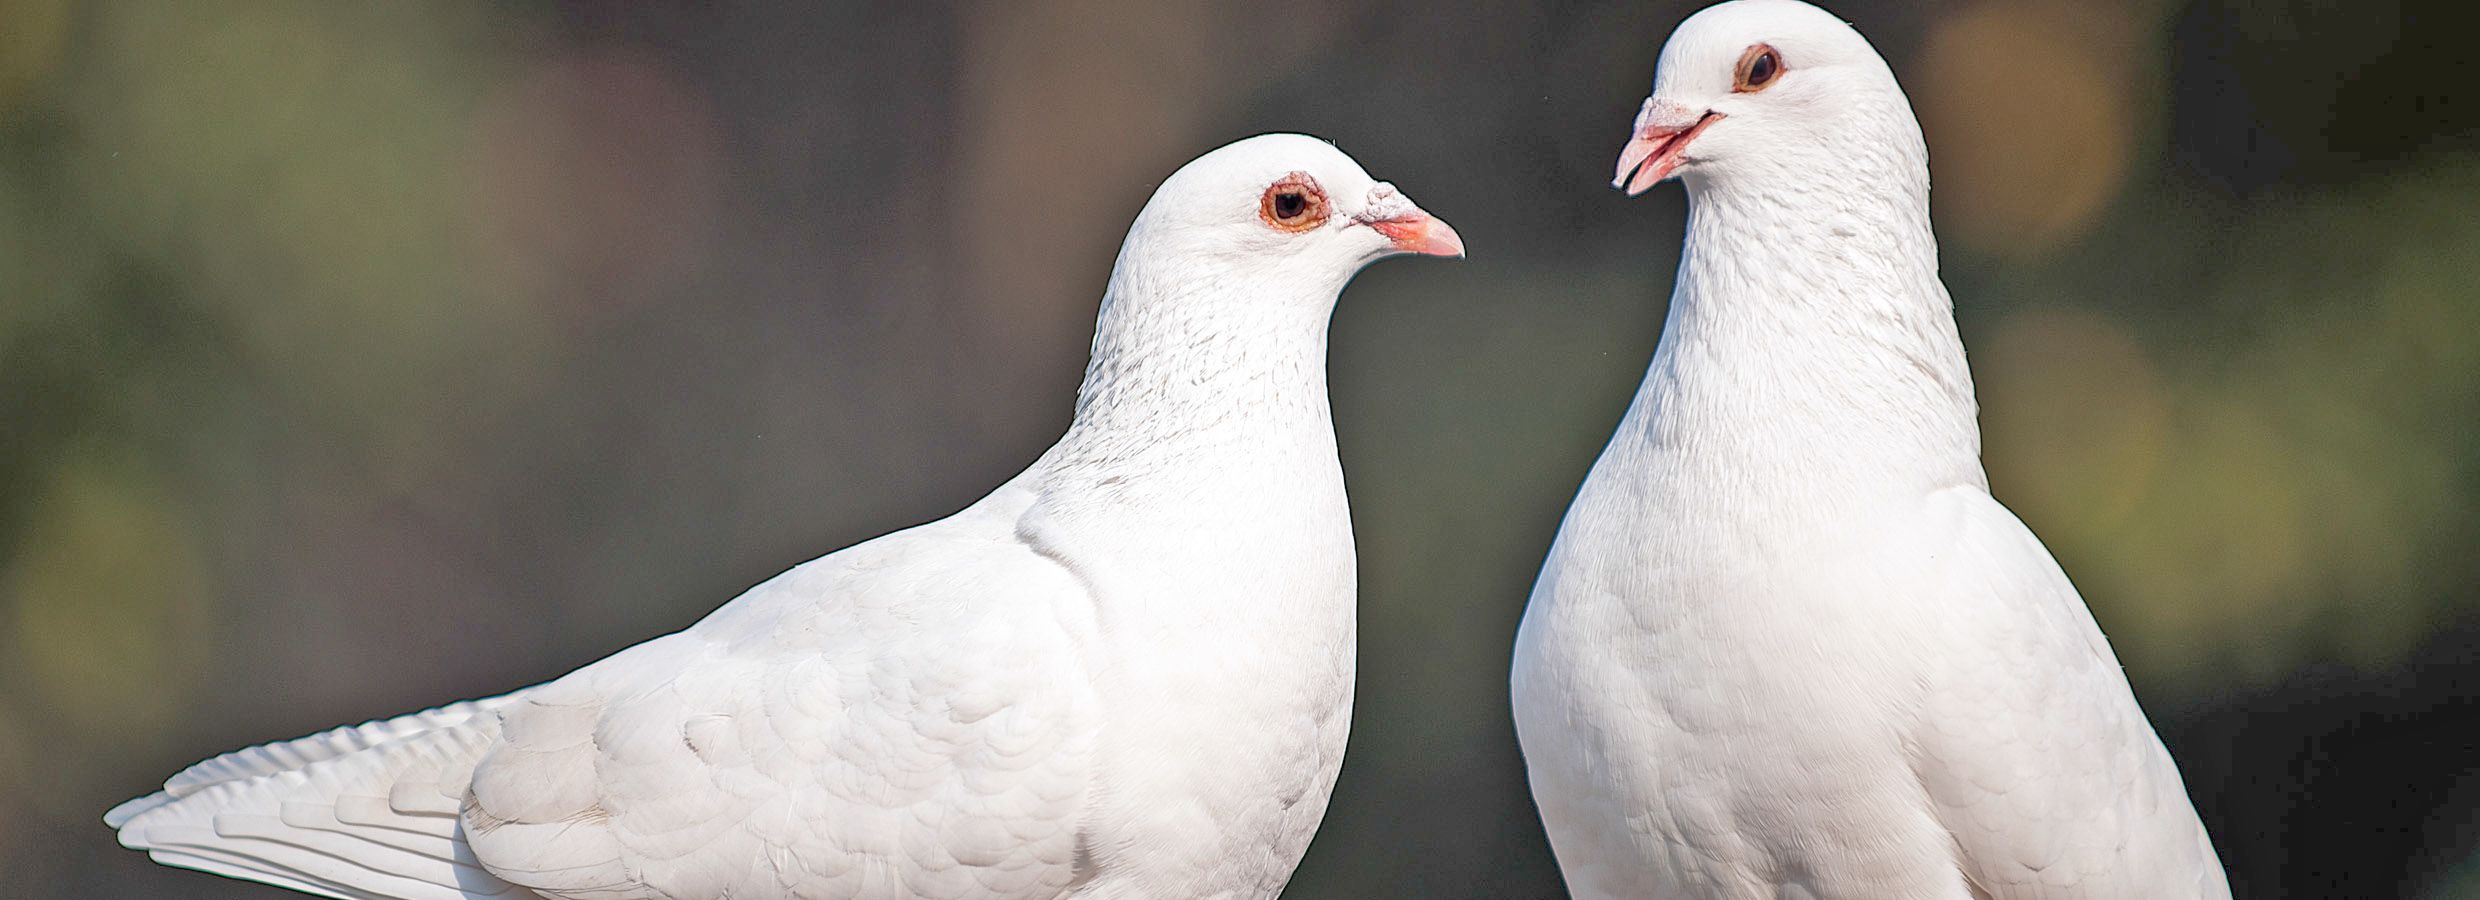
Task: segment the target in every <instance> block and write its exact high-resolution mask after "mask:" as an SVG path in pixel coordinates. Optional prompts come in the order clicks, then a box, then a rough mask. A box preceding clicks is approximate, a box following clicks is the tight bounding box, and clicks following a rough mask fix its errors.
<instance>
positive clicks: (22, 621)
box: [0, 459, 211, 739]
mask: <svg viewBox="0 0 2480 900" xmlns="http://www.w3.org/2000/svg"><path fill="white" fill-rule="evenodd" d="M204 559H205V558H204V555H203V554H202V553H201V552H200V550H199V548H198V547H197V545H196V543H195V541H194V539H193V533H192V531H191V530H190V524H189V517H188V515H187V514H186V512H185V511H184V510H182V509H181V508H180V507H179V506H178V505H176V504H175V503H174V501H173V500H172V498H171V497H170V496H168V495H167V494H166V493H165V492H164V491H163V490H162V489H161V487H160V485H158V484H156V483H155V482H154V480H153V479H152V478H151V477H149V476H148V475H146V474H144V473H143V472H142V471H141V470H139V469H137V468H136V467H134V466H126V465H115V464H110V463H104V462H99V461H96V460H93V459H80V460H74V461H71V462H69V463H68V464H66V465H63V466H61V467H60V468H59V469H58V470H57V471H55V472H54V473H53V474H52V477H51V479H50V480H49V483H47V484H46V485H44V491H43V494H42V495H41V497H40V499H39V500H38V501H37V502H36V505H35V508H34V519H33V521H32V523H31V524H30V527H29V529H28V531H27V533H26V538H25V543H24V545H22V546H21V547H20V548H19V549H18V552H17V555H16V558H15V559H14V560H13V566H12V568H11V570H10V571H9V573H8V575H7V577H6V580H5V582H0V585H5V592H6V593H5V596H6V599H7V604H8V605H7V616H8V621H9V624H10V626H11V627H10V634H11V635H12V636H14V637H15V638H16V643H17V647H16V651H15V652H16V654H17V656H18V658H19V660H20V661H21V663H22V665H24V666H25V667H26V669H27V671H28V672H29V673H30V674H31V675H32V678H31V681H32V684H31V685H30V687H31V688H33V690H34V691H35V692H36V693H38V694H39V695H40V696H41V697H43V698H44V699H46V700H48V701H50V706H51V710H52V711H53V712H55V713H56V714H58V715H59V716H60V717H61V718H63V719H64V720H67V721H69V722H73V723H76V724H77V725H79V726H81V727H82V730H86V731H89V732H101V733H111V734H116V735H121V736H123V739H125V738H126V736H127V735H129V734H131V733H132V732H133V731H137V732H145V731H151V730H154V729H158V728H162V727H165V726H167V725H168V724H170V723H171V721H172V720H173V719H174V718H175V717H176V715H177V713H178V711H179V710H180V709H181V706H182V699H183V697H184V696H185V695H186V693H187V691H186V687H187V686H188V685H189V684H190V683H192V681H193V680H194V676H195V675H196V674H197V670H198V668H199V666H200V664H201V662H202V654H203V652H204V650H205V648H206V646H207V643H208V642H206V641H203V640H201V639H200V636H201V634H202V633H203V632H204V631H205V630H206V626H207V624H208V622H209V621H211V619H210V616H209V596H210V595H209V587H210V581H209V579H208V577H207V573H206V568H205V564H204Z"/></svg>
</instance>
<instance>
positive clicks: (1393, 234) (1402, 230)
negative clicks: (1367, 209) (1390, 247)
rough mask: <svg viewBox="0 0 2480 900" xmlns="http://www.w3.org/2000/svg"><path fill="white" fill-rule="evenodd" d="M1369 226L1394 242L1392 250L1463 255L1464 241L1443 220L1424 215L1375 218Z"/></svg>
mask: <svg viewBox="0 0 2480 900" xmlns="http://www.w3.org/2000/svg"><path fill="white" fill-rule="evenodd" d="M1369 227H1371V228H1375V229H1377V230H1378V233H1379V234H1383V235H1386V239H1387V240H1390V241H1393V242H1395V249H1397V250H1400V251H1403V252H1405V253H1418V254H1421V255H1423V256H1452V257H1456V258H1458V259H1461V258H1463V256H1464V239H1463V238H1462V237H1461V236H1459V235H1457V234H1456V233H1455V227H1454V226H1451V225H1448V224H1447V223H1446V221H1445V220H1442V219H1440V218H1438V217H1437V216H1433V215H1430V214H1428V213H1425V212H1419V211H1415V212H1413V213H1411V214H1408V215H1399V216H1391V217H1388V218H1384V219H1374V220H1371V221H1370V222H1369Z"/></svg>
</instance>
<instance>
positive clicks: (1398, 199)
mask: <svg viewBox="0 0 2480 900" xmlns="http://www.w3.org/2000/svg"><path fill="white" fill-rule="evenodd" d="M1399 253H1419V254H1426V255H1431V256H1462V255H1464V242H1463V240H1462V239H1460V238H1458V237H1457V236H1456V234H1455V229H1453V228H1450V227H1448V226H1447V223H1445V222H1442V221H1439V220H1438V219H1437V218H1436V217H1433V216H1431V215H1430V214H1429V213H1427V212H1424V211H1422V209H1421V208H1420V207H1419V206H1416V205H1414V204H1413V202H1412V200H1411V198H1409V197H1406V196H1404V195H1403V193H1402V192H1399V191H1397V190H1396V189H1395V186H1394V185H1391V184H1387V183H1385V182H1382V181H1378V180H1376V179H1373V178H1371V177H1369V173H1367V172H1364V171H1362V170H1361V167H1360V164H1359V163H1356V162H1353V161H1352V158H1351V157H1349V156H1346V155H1344V153H1343V151H1341V150H1338V149H1335V146H1334V145H1333V144H1329V143H1327V142H1325V141H1322V140H1319V139H1317V138H1313V137H1309V136H1307V135H1298V134H1267V135H1259V136H1257V137H1252V138H1247V139H1244V140H1240V141H1236V142H1234V143H1231V144H1226V145H1224V146H1223V147H1221V148H1219V149H1216V150H1214V151H1212V152H1210V153H1207V154H1206V155H1204V156H1200V157H1198V158H1197V159H1195V160H1194V161H1191V162H1190V163H1189V164H1188V165H1185V166H1181V167H1180V170H1179V171H1178V172H1174V173H1172V175H1171V177H1170V178H1169V179H1167V180H1165V181H1164V182H1163V184H1162V187H1160V188H1158V189H1156V190H1155V191H1154V197H1153V199H1151V200H1149V201H1147V202H1146V204H1145V210H1144V211H1143V212H1140V213H1138V214H1137V221H1136V224H1135V225H1133V226H1132V227H1130V229H1129V232H1128V241H1127V243H1126V245H1124V247H1123V248H1122V250H1121V254H1120V263H1119V268H1120V271H1119V272H1118V273H1117V278H1118V279H1120V280H1125V279H1129V278H1142V279H1148V280H1152V281H1155V282H1157V287H1161V288H1168V290H1160V291H1151V292H1148V293H1152V294H1185V293H1189V292H1188V291H1184V290H1180V289H1179V288H1178V286H1177V285H1175V284H1164V283H1162V282H1173V281H1177V282H1186V283H1191V284H1222V285H1227V286H1233V287H1242V288H1244V289H1245V290H1246V292H1247V293H1249V294H1251V295H1255V296H1257V297H1258V298H1259V299H1261V300H1273V299H1276V298H1275V297H1274V296H1273V295H1274V294H1277V293H1292V294H1296V295H1299V296H1301V297H1303V298H1305V299H1308V300H1310V301H1312V302H1323V303H1326V304H1331V303H1333V301H1334V299H1335V294H1336V293H1337V292H1339V291H1341V290H1342V288H1343V284H1344V283H1345V282H1346V281H1349V280H1350V279H1351V277H1352V274H1353V273H1354V272H1357V271H1359V270H1360V268H1361V267H1362V266H1365V265H1368V264H1369V263H1371V262H1373V261H1375V260H1378V259H1381V258H1383V257H1388V256H1393V255H1396V254H1399ZM1287 286H1288V287H1290V288H1294V289H1296V290H1288V291H1287V290H1283V289H1284V288H1285V287H1287Z"/></svg>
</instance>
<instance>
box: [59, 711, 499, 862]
mask: <svg viewBox="0 0 2480 900" xmlns="http://www.w3.org/2000/svg"><path fill="white" fill-rule="evenodd" d="M515 696H516V695H513V694H512V695H508V696H504V697H495V698H492V699H489V700H479V701H472V702H467V703H458V704H453V705H450V706H444V707H440V708H438V709H434V710H430V711H427V712H420V713H414V714H412V715H408V716H400V717H397V718H394V719H388V720H384V721H374V722H368V723H364V724H361V725H355V726H348V727H344V728H338V729H335V730H333V731H327V732H322V733H320V734H315V735H311V736H309V737H305V738H300V739H296V740H291V741H285V742H281V743H275V744H264V745H261V746H257V747H251V748H248V749H245V750H237V751H234V752H231V753H227V754H224V755H222V756H218V757H216V758H214V759H210V760H207V761H205V762H202V763H199V764H197V765H194V766H191V767H189V768H188V769H186V770H183V771H182V772H181V773H180V774H178V775H174V776H173V777H172V778H171V779H170V780H168V781H166V782H165V783H164V789H163V790H162V791H160V792H158V793H154V794H149V795H147V796H145V797H140V798H138V799H135V800H131V801H129V802H127V803H123V804H121V805H119V806H117V807H114V808H113V809H112V811H111V812H108V813H105V814H104V824H107V825H110V826H112V827H113V828H115V829H118V830H119V831H120V840H121V845H122V846H125V847H129V848H131V849H135V850H145V851H147V854H148V855H149V856H151V857H153V858H154V859H155V861H157V862H160V863H164V864H166V865H173V866H182V867H185V868H191V869H198V870H200V871H205V872H213V873H215V874H218V875H225V876H230V877H233V878H243V879H248V880H252V881H259V882H264V883H266V884H272V885H275V886H278V887H285V888H291V889H293V890H297V891H304V892H307V893H312V894H318V895H321V896H326V897H336V898H340V900H482V898H501V900H511V898H520V897H529V896H531V895H530V894H529V893H528V892H526V891H523V890H520V889H518V888H516V887H515V886H513V885H510V884H508V883H507V882H505V881H501V880H499V879H498V878H495V877H493V876H492V875H491V874H490V873H489V872H487V871H484V870H483V869H482V867H481V865H479V864H478V863H476V862H475V861H474V858H473V855H472V854H471V853H470V852H469V851H468V850H467V848H466V846H465V838H464V833H463V830H462V829H461V827H460V826H459V825H458V822H457V813H458V807H459V805H460V804H461V803H462V802H463V798H464V795H465V789H466V785H467V784H468V783H469V782H470V781H471V780H472V777H473V768H474V764H475V763H476V762H478V761H480V759H481V758H482V755H483V754H484V753H485V752H486V751H488V750H489V748H490V746H491V744H492V742H493V741H494V740H496V739H497V737H498V735H499V715H498V714H497V710H498V708H499V707H500V706H502V705H504V704H506V703H507V702H508V701H510V700H512V699H514V697H515Z"/></svg>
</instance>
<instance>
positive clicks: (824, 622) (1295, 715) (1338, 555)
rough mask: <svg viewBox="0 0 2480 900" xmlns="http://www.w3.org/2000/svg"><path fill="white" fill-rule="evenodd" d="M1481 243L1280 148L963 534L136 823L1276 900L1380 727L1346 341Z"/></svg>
mask: <svg viewBox="0 0 2480 900" xmlns="http://www.w3.org/2000/svg"><path fill="white" fill-rule="evenodd" d="M1462 251H1463V247H1462V244H1461V242H1460V241H1459V240H1458V238H1457V236H1456V234H1455V232H1454V230H1452V229H1451V228H1449V227H1448V226H1447V225H1446V224H1445V223H1443V222H1441V221H1439V220H1437V219H1435V218H1432V217H1430V216H1428V215H1427V214H1425V213H1423V212H1422V211H1421V210H1420V209H1419V208H1418V207H1416V206H1415V205H1413V203H1412V202H1411V201H1410V200H1408V199H1406V198H1405V197H1404V196H1403V195H1402V194H1399V193H1397V192H1396V191H1395V189H1394V188H1393V187H1392V186H1390V185H1387V184H1383V183H1378V182H1374V181H1372V180H1371V179H1370V177H1369V175H1368V174H1367V173H1365V172H1363V171H1362V170H1361V167H1360V166H1359V165H1358V164H1356V163H1354V162H1353V161H1352V159H1351V158H1350V157H1348V156H1345V155H1344V154H1343V153H1342V152H1341V151H1338V150H1336V149H1335V148H1334V147H1333V146H1331V145H1328V144H1326V143H1325V142H1323V141H1319V140H1317V139H1314V138H1309V137H1305V136H1300V135H1266V136H1260V137H1255V138H1250V139H1247V140H1243V141H1239V142H1237V143H1234V144H1231V145H1229V146H1226V147H1223V148H1222V149H1219V150H1216V151H1214V152H1212V153H1208V154H1206V155H1205V156H1203V157H1200V158H1199V159H1197V160H1196V161H1194V162H1192V163H1189V164H1188V165H1187V166H1185V167H1183V168H1181V169H1180V170H1179V171H1178V172H1177V173H1176V174H1173V175H1172V176H1171V178H1170V179H1169V180H1167V181H1165V182H1164V183H1163V184H1162V186H1161V188H1160V189H1159V190H1157V191H1156V192H1155V193H1154V196H1153V199H1152V200H1151V201H1149V202H1148V203H1147V204H1146V205H1145V208H1144V210H1143V211H1142V212H1141V213H1139V214H1138V216H1137V219H1136V222H1135V224H1134V225H1133V226H1131V227H1130V229H1129V232H1128V237H1127V241H1126V243H1125V244H1123V245H1122V247H1121V249H1120V254H1119V259H1118V263H1117V265H1116V267H1115V268H1114V269H1113V271H1112V274H1111V281H1110V286H1109V288H1108V290H1106V291H1105V292H1104V294H1103V299H1102V311H1101V315H1100V320H1099V322H1098V323H1097V326H1096V334H1095V337H1094V344H1093V359H1092V363H1091V365H1090V366H1088V368H1087V369H1086V376H1085V383H1084V386H1083V388H1082V389H1081V390H1080V391H1079V392H1078V396H1077V404H1076V415H1075V420H1074V422H1073V423H1072V424H1071V425H1070V426H1069V427H1068V430H1067V433H1066V434H1065V436H1063V437H1061V438H1060V439H1059V442H1058V443H1057V444H1056V445H1055V446H1053V447H1051V449H1050V450H1049V452H1047V453H1044V454H1043V455H1042V457H1041V459H1039V460H1038V461H1036V462H1035V463H1034V464H1033V466H1032V467H1031V468H1029V469H1026V470H1025V472H1024V473H1023V474H1021V475H1018V476H1017V477H1016V478H1015V479H1013V480H1011V481H1009V482H1008V483H1007V484H1005V485H1003V486H1001V487H1000V488H999V489H998V490H996V491H994V492H992V493H991V494H990V496H988V497H985V498H983V499H982V500H981V501H980V502H978V503H975V504H973V505H972V506H971V507H968V508H966V509H965V510H963V511H962V512H959V513H956V514H955V515H953V516H949V517H948V518H946V519H942V520H939V521H937V522H932V523H930V524H927V525H922V526H919V527H916V528H911V529H908V530H904V531H899V532H896V533H893V534H889V535H887V536H885V537H881V538H878V539H875V540H871V541H867V542H864V543H861V544H858V545H855V546H853V547H850V548H847V549H844V550H841V551H838V552H836V553H831V554H828V555H827V556H825V557H822V558H820V559H817V560H815V561H812V562H809V563H807V564H804V565H801V566H799V567H797V568H794V569H792V570H791V571H788V572H785V573H784V574H782V575H779V576H777V577H775V578H773V579H771V580H769V581H767V582H765V583H763V584H760V585H758V586H757V587H754V588H751V589H750V590H749V591H748V592H747V593H745V594H742V595H741V596H740V597H739V598H738V599H735V600H733V601H732V602H730V603H727V604H725V605H724V606H723V607H722V608H720V609H717V610H716V611H715V612H714V613H712V614H710V615H708V616H707V617H706V618H705V619H704V620H702V621H700V622H698V623H697V624H695V625H692V626H690V627H689V628H688V629H687V630H685V631H681V632H679V633H676V634H671V635H667V636H664V637H661V638H657V639H655V640H652V641H648V642H646V643H643V644H639V645H637V646H635V647H632V648H629V649H627V650H624V651H621V652H620V653H617V654H615V655H613V656H611V657H609V658H607V659H604V660H602V661H600V662H596V663H594V664H592V665H589V666H587V667H585V668H583V669H579V670H577V671H576V672H574V673H571V674H569V675H567V676H565V677H562V678H560V679H558V680H555V681H552V682H550V683H547V684H542V685H538V686H535V687H531V688H526V689H523V690H520V691H517V692H515V693H512V694H508V695H505V696H500V697H495V698H491V699H488V700H479V701H474V702H469V703H459V704H455V705H452V706H446V707H442V708H439V709H435V710H431V711H429V712H423V713H416V714H413V715H409V716H405V717H402V718H397V719H392V720H386V721H379V722H372V723H369V724H365V725H361V726H358V727H350V728H342V729H338V730H335V731H330V732H327V733H324V734H320V735H315V736H312V737H307V738H302V739H299V740H294V741H289V742H284V743H277V744H268V745H264V746H259V747H253V748H250V749H247V750H241V751H237V752H234V753H229V754H226V755H224V756H221V757H217V758H215V759H212V760H208V761H206V762H203V763H200V764H198V765H196V766H193V767H191V768H190V769H189V770H188V771H185V772H182V773H180V774H179V775H176V776H174V777H173V778H172V780H170V781H168V782H166V783H165V785H164V790H163V791H162V792H161V793H157V794H153V795H150V796H147V797H142V798H139V799H136V800H132V801H130V802H128V803H125V804H122V805H121V806H120V807H119V808H117V809H114V810H112V811H111V812H110V813H109V814H108V815H107V816H106V818H105V821H106V822H107V823H109V824H110V825H111V826H113V827H114V828H117V829H119V831H120V839H121V843H123V844H124V845H126V846H129V847H132V848H137V849H142V850H146V851H148V852H149V853H150V854H151V855H153V857H154V858H155V859H156V860H157V861H159V862H163V863H168V864H171V865H176V866H186V867H190V868H194V869H201V870H205V871H208V872H214V873H218V874H222V875H229V876H233V877H237V878H245V879H251V880H256V881H262V882H265V883H268V884H272V885H278V886H281V887H287V888H292V889H294V890H299V891H306V892H309V893H313V894H320V895H324V896H328V897H340V898H354V900H360V898H405V900H460V898H467V900H470V898H485V897H532V896H534V895H537V894H539V895H541V896H544V897H556V898H573V900H587V898H596V900H616V898H722V897H729V898H732V900H767V898H803V900H820V898H896V897H908V898H942V900H950V898H1070V897H1073V898H1093V900H1102V898H1154V897H1216V898H1243V897H1249V898H1262V897H1272V896H1274V895H1275V894H1276V893H1277V892H1279V891H1280V890H1281V889H1282V887H1283V885H1284V882H1285V881H1286V880H1287V879H1289V878H1290V876H1291V873H1292V869H1293V867H1294V866H1295V865H1297V864H1298V863H1299V861H1300V857H1301V854H1302V852H1303V851H1304V850H1306V848H1307V846H1308V843H1309V838H1310V835H1311V833H1312V832H1314V831H1315V830H1316V829H1317V825H1318V820H1319V818H1320V817H1321V816H1323V815H1324V813H1325V810H1326V802H1327V797H1328V795H1329V793H1330V792H1331V790H1332V788H1333V786H1334V783H1335V776H1336V773H1337V771H1338V770H1339V768H1340V766H1341V763H1342V757H1343V750H1344V735H1345V729H1346V726H1347V723H1348V719H1349V718H1350V708H1351V699H1352V678H1353V640H1354V624H1353V623H1354V610H1353V603H1354V590H1355V589H1354V566H1353V546H1352V531H1351V524H1350V520H1349V513H1348V511H1347V509H1346V507H1345V502H1344V488H1343V477H1342V471H1341V468H1340V466H1339V465H1338V463H1337V461H1336V455H1335V436H1334V427H1333V424H1332V422H1331V421H1330V420H1329V417H1328V410H1327V393H1326V362H1325V358H1326V324H1327V320H1328V318H1329V316H1330V314H1331V313H1332V311H1333V309H1334V306H1335V300H1336V295H1337V293H1338V292H1340V291H1341V290H1342V289H1343V286H1344V283H1345V282H1346V281H1348V280H1350V279H1351V277H1352V275H1353V273H1354V272H1356V271H1358V270H1359V269H1360V268H1361V267H1362V266H1363V265H1366V264H1367V263H1369V262H1371V261H1372V260H1376V259H1378V258H1380V257H1384V256H1388V255H1391V254H1396V253H1402V252H1413V253H1424V254H1435V255H1446V256H1460V255H1462Z"/></svg>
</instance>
